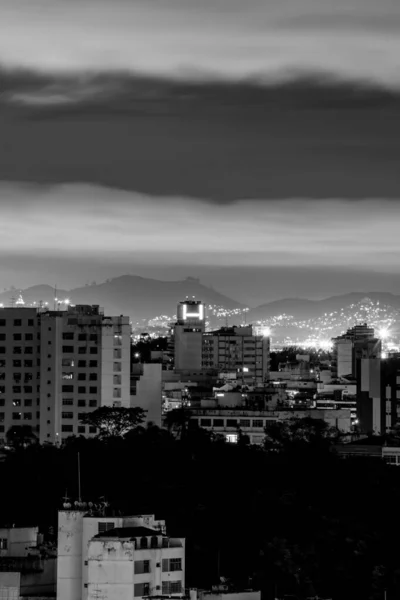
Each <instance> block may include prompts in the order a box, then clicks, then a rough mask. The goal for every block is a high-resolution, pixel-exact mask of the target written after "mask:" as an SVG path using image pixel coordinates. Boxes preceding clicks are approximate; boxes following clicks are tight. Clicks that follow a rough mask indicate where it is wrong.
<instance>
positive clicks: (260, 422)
mask: <svg viewBox="0 0 400 600" xmlns="http://www.w3.org/2000/svg"><path fill="white" fill-rule="evenodd" d="M253 427H264V421H263V420H262V419H253Z"/></svg>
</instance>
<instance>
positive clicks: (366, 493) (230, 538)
mask: <svg viewBox="0 0 400 600" xmlns="http://www.w3.org/2000/svg"><path fill="white" fill-rule="evenodd" d="M78 452H79V455H80V465H81V482H82V499H83V500H85V501H86V502H88V501H94V502H97V501H98V499H99V498H100V497H102V496H104V497H105V498H106V500H107V501H108V502H109V503H110V505H111V507H114V508H115V509H117V510H118V511H121V512H122V513H124V514H135V513H136V514H141V513H155V514H156V516H157V518H164V519H166V521H167V527H168V531H169V533H170V534H171V535H179V536H185V537H186V538H187V585H188V586H196V587H202V586H209V585H212V584H214V583H216V582H217V581H218V576H219V575H221V576H225V577H228V578H231V579H232V580H233V581H235V582H238V583H245V584H247V583H248V578H249V577H251V578H252V579H253V585H254V586H257V587H259V586H260V587H261V588H262V589H263V590H264V591H265V598H266V599H269V598H273V597H274V592H275V591H276V590H278V593H279V595H280V594H283V593H296V594H297V595H298V597H299V598H301V597H307V596H311V595H313V594H316V593H318V594H319V595H320V596H322V597H332V598H335V599H340V600H346V599H349V600H350V599H352V600H358V599H360V600H366V599H377V600H378V599H379V600H381V599H382V600H383V597H384V596H383V594H384V590H385V589H387V590H388V595H387V598H388V600H391V598H398V597H400V552H399V550H398V548H399V539H400V520H399V519H398V516H397V507H398V506H399V505H400V472H399V471H398V470H397V469H396V468H395V467H391V466H388V465H385V464H384V463H383V462H381V461H380V460H377V459H367V458H364V459H346V460H343V459H339V458H338V457H337V456H336V455H335V454H334V453H332V452H331V451H330V449H329V448H328V447H327V445H326V444H321V445H319V444H318V440H314V441H313V443H312V444H309V443H308V444H307V443H304V444H299V443H294V444H293V447H290V444H286V445H285V448H284V450H283V451H281V452H266V451H265V450H264V449H262V448H257V447H250V446H248V445H246V443H244V442H243V443H239V444H237V445H236V444H227V443H225V442H223V441H220V440H216V439H213V438H212V437H210V435H209V434H207V433H206V432H204V431H203V430H200V429H199V430H194V431H190V432H189V433H188V435H186V436H184V437H183V438H182V439H179V440H176V439H174V438H173V437H172V436H171V435H170V434H169V433H168V432H167V431H163V430H159V429H158V428H156V427H149V428H147V429H145V428H137V429H136V430H135V431H131V432H130V433H129V434H127V435H126V436H125V438H122V437H110V438H109V439H105V440H103V441H102V440H99V439H93V440H86V439H83V438H71V439H70V440H69V441H68V442H67V443H66V444H65V445H64V446H63V447H60V448H57V447H54V446H40V445H38V444H36V445H32V446H29V447H27V448H25V449H24V448H18V447H17V448H16V449H15V450H14V451H13V452H10V453H9V454H8V455H7V456H6V458H5V460H4V461H3V462H2V463H0V482H1V493H0V520H1V523H0V525H1V524H3V525H4V524H16V525H24V524H25V525H35V524H38V525H40V527H41V528H42V530H44V531H46V530H48V528H49V527H54V528H55V530H56V525H57V510H58V509H60V508H61V507H62V498H63V496H65V494H66V493H67V495H68V496H69V497H70V498H71V500H72V501H73V500H75V499H77V498H78V476H77V456H78Z"/></svg>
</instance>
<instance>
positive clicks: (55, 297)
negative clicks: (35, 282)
mask: <svg viewBox="0 0 400 600" xmlns="http://www.w3.org/2000/svg"><path fill="white" fill-rule="evenodd" d="M53 310H57V284H56V285H55V286H54V305H53Z"/></svg>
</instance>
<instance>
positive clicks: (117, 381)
mask: <svg viewBox="0 0 400 600" xmlns="http://www.w3.org/2000/svg"><path fill="white" fill-rule="evenodd" d="M113 384H114V385H121V375H114V377H113Z"/></svg>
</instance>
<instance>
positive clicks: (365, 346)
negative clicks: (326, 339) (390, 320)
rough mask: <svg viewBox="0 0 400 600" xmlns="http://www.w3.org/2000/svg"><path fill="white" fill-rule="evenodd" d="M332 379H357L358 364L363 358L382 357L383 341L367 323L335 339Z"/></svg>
mask: <svg viewBox="0 0 400 600" xmlns="http://www.w3.org/2000/svg"><path fill="white" fill-rule="evenodd" d="M332 341H333V360H332V377H333V378H340V377H346V376H350V377H355V376H356V364H357V361H358V360H359V359H361V358H378V357H380V356H381V341H380V340H379V339H377V338H375V335H374V330H373V329H372V328H371V327H368V325H367V324H366V323H364V324H363V325H356V326H355V327H352V328H351V329H348V330H347V332H346V333H345V334H343V335H341V336H338V337H336V338H333V340H332Z"/></svg>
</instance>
